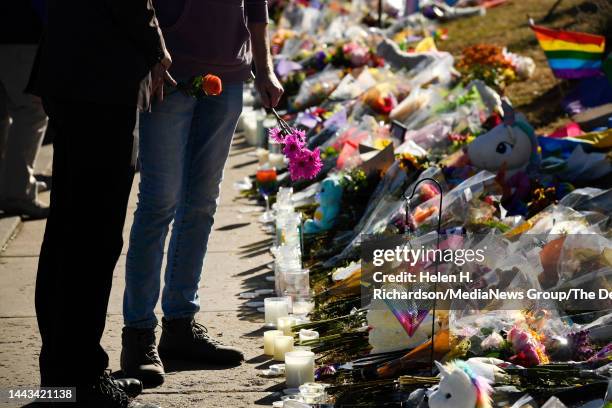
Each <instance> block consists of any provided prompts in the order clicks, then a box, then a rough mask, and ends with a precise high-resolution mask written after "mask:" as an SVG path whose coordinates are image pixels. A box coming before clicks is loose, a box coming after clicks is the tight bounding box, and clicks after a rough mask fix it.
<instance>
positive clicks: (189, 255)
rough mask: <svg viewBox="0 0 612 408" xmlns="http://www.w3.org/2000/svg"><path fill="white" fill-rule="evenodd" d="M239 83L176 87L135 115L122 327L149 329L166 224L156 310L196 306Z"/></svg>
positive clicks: (182, 311)
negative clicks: (196, 90) (203, 89)
mask: <svg viewBox="0 0 612 408" xmlns="http://www.w3.org/2000/svg"><path fill="white" fill-rule="evenodd" d="M242 88H243V84H242V83H241V82H240V83H231V84H224V89H223V92H222V93H221V95H219V96H210V97H204V98H202V99H195V98H193V97H191V96H187V95H185V94H184V93H183V92H180V91H177V92H174V93H172V94H170V95H166V97H165V99H164V101H163V102H161V103H157V104H155V105H154V106H153V109H152V112H148V113H142V114H141V117H140V121H141V122H140V123H141V124H140V147H139V152H140V164H141V168H140V186H139V187H140V189H139V193H138V207H137V209H136V212H135V214H134V224H133V225H132V231H131V234H130V246H129V249H128V254H127V264H126V274H125V281H126V286H125V293H124V297H123V317H124V321H125V325H126V326H129V327H135V328H153V327H155V326H156V325H157V318H156V317H155V314H154V309H155V305H156V304H157V300H158V298H159V290H160V275H161V266H162V260H163V256H164V243H165V241H166V236H167V234H168V229H169V225H170V222H172V221H174V223H173V226H172V236H171V238H170V244H169V247H168V254H167V263H166V272H165V275H164V290H163V293H162V310H163V312H164V316H165V317H166V318H168V319H177V318H188V317H192V316H194V315H195V314H196V313H197V312H198V311H199V310H200V300H199V297H198V287H199V282H200V276H201V273H202V265H203V263H204V256H205V254H206V248H207V245H208V236H209V234H210V230H211V227H212V224H213V221H214V220H213V216H214V214H215V211H216V209H217V203H218V198H219V184H220V183H221V179H222V178H223V167H224V165H225V161H226V160H227V156H228V153H229V149H230V145H231V141H232V136H233V134H234V131H235V128H236V123H237V121H238V117H239V116H240V112H241V111H242Z"/></svg>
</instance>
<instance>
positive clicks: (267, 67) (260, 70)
mask: <svg viewBox="0 0 612 408" xmlns="http://www.w3.org/2000/svg"><path fill="white" fill-rule="evenodd" d="M255 70H256V71H257V74H258V75H257V76H264V75H265V76H269V75H270V74H273V73H274V66H273V65H272V61H269V62H267V61H266V62H264V63H262V64H255Z"/></svg>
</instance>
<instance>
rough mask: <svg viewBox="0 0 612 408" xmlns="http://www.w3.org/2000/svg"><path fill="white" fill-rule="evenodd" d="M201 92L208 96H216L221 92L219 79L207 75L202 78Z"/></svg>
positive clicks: (221, 87) (221, 86)
mask: <svg viewBox="0 0 612 408" xmlns="http://www.w3.org/2000/svg"><path fill="white" fill-rule="evenodd" d="M202 91H204V93H205V94H206V95H208V96H217V95H219V94H220V93H221V92H222V91H223V85H222V83H221V78H219V77H218V76H216V75H212V74H207V75H204V76H203V77H202Z"/></svg>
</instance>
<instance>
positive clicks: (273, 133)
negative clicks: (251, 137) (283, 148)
mask: <svg viewBox="0 0 612 408" xmlns="http://www.w3.org/2000/svg"><path fill="white" fill-rule="evenodd" d="M268 137H269V138H270V139H271V140H272V141H273V142H276V143H283V139H284V138H283V132H282V131H281V128H279V127H278V126H277V127H273V128H272V129H270V130H269V131H268Z"/></svg>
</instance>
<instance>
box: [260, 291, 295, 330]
mask: <svg viewBox="0 0 612 408" xmlns="http://www.w3.org/2000/svg"><path fill="white" fill-rule="evenodd" d="M264 314H265V322H266V326H270V327H273V326H276V321H277V320H278V318H279V317H283V316H288V315H289V304H288V302H287V298H284V297H270V298H265V299H264Z"/></svg>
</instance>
